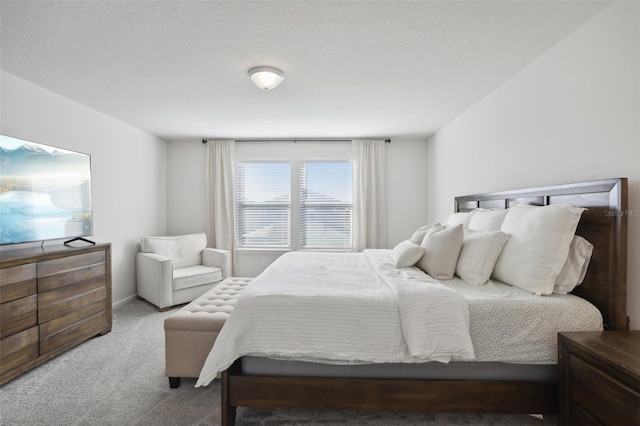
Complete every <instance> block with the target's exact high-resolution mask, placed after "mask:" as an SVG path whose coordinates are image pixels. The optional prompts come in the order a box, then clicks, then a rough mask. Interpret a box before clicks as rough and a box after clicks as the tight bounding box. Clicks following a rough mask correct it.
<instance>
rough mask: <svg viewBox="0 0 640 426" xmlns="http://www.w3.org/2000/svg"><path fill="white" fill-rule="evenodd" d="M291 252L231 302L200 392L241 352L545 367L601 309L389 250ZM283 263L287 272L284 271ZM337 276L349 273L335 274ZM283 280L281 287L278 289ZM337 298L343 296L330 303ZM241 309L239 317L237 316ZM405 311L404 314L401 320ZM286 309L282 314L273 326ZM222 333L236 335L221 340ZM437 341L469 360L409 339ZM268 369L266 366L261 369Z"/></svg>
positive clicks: (316, 359)
mask: <svg viewBox="0 0 640 426" xmlns="http://www.w3.org/2000/svg"><path fill="white" fill-rule="evenodd" d="M291 255H292V256H290V257H288V260H283V261H282V263H280V264H278V265H276V266H275V267H274V268H273V270H271V271H269V270H267V271H265V272H268V273H266V274H263V275H264V276H260V277H258V278H256V280H254V282H253V284H252V285H250V286H249V287H248V289H247V291H245V293H243V294H242V295H241V297H240V298H239V299H238V304H237V305H236V308H235V310H234V313H233V314H232V315H231V317H230V318H229V320H228V322H227V324H226V325H225V327H224V328H223V330H222V333H221V336H220V337H219V338H218V340H216V343H215V345H214V348H213V350H212V352H211V354H210V355H209V358H208V359H207V361H206V362H205V366H204V367H203V371H202V373H201V375H200V379H199V381H198V384H197V385H198V386H200V385H206V384H207V383H208V382H210V381H211V380H212V379H213V377H215V374H217V373H218V372H219V371H221V370H222V369H224V368H227V367H228V365H230V362H232V361H233V360H234V359H237V358H239V357H242V356H247V355H249V356H253V357H257V358H272V359H278V360H285V361H286V360H289V361H300V362H307V363H309V364H314V363H319V364H342V365H357V364H411V363H425V362H427V361H430V360H432V359H435V360H438V361H443V362H448V361H468V360H470V359H471V360H473V361H477V362H482V363H496V364H495V365H499V366H501V365H503V364H541V365H544V364H548V365H551V364H554V363H555V362H556V357H557V347H556V345H557V333H558V331H583V330H601V329H602V316H601V314H600V312H599V311H598V309H597V308H595V307H594V306H593V305H591V304H590V303H589V302H587V301H586V300H584V299H581V298H579V297H576V296H573V295H555V294H554V295H551V296H537V295H533V294H530V293H527V292H525V291H523V290H520V289H518V288H516V287H512V286H509V285H506V284H504V283H501V282H498V281H491V280H490V281H489V282H487V283H486V284H483V285H472V284H468V283H466V282H464V281H463V280H461V279H457V278H456V279H453V280H446V281H444V280H443V281H437V280H434V279H433V278H431V277H429V276H428V275H426V274H425V273H424V272H422V271H421V270H419V269H417V268H413V267H412V268H402V269H396V268H394V266H393V261H392V259H391V257H390V250H365V252H364V253H342V254H335V253H334V254H327V253H324V254H317V258H318V261H317V262H315V261H314V260H313V258H310V257H309V256H314V255H313V254H311V253H306V254H302V253H298V252H296V254H293V253H291ZM283 257H284V256H283ZM281 259H282V257H281ZM310 259H312V260H310ZM279 261H280V259H279ZM276 263H277V262H276ZM282 264H284V265H286V266H285V267H284V268H283V266H282ZM272 266H273V265H272ZM341 270H348V273H344V274H340V273H339V271H341ZM274 271H276V272H274ZM277 271H280V273H278V272H277ZM341 280H342V281H341ZM281 281H286V282H287V283H286V285H285V287H284V290H283V287H281V286H280V285H281V284H282V283H281ZM329 283H331V285H330V284H329ZM372 283H373V284H372ZM257 285H259V286H260V287H257ZM372 285H373V287H374V288H375V289H374V290H372V289H371V287H372ZM254 286H256V287H254ZM385 286H386V287H387V290H386V291H387V293H389V289H391V294H395V297H396V298H397V300H395V301H394V303H395V305H389V304H388V303H386V302H385V303H384V304H382V303H381V302H380V300H381V298H380V294H382V293H384V291H385V290H384V287H385ZM300 288H302V289H306V290H300ZM251 289H253V290H254V291H250V290H251ZM257 290H259V291H257ZM425 290H426V291H425ZM441 290H445V291H441ZM336 291H339V292H341V293H342V295H341V296H340V297H334V295H335V292H336ZM252 293H253V294H252ZM365 294H367V298H366V299H367V301H366V303H365V298H364V296H363V297H360V296H361V295H365ZM454 295H455V296H454ZM354 297H355V299H354ZM385 297H387V298H388V296H385ZM243 298H244V299H245V302H244V303H242V300H243ZM327 300H330V303H329V304H326V305H325V306H324V307H322V305H320V304H319V305H318V306H316V305H315V304H314V303H316V302H318V303H321V302H325V303H326V302H327ZM371 300H373V301H374V302H373V303H372V302H371ZM460 300H462V301H463V303H462V304H463V305H464V307H461V306H460V305H461V303H460ZM346 301H349V303H347V302H346ZM249 305H251V306H249ZM241 306H244V308H245V309H240V310H241V311H244V314H243V315H236V312H237V311H238V310H239V309H238V308H239V307H241ZM406 310H408V311H409V312H410V314H411V315H407V316H406V318H405V316H403V312H404V311H406ZM283 312H284V313H286V315H284V316H282V317H280V318H279V319H278V315H279V314H281V313H283ZM416 312H417V314H416ZM443 312H446V313H445V314H443ZM289 315H292V316H289ZM465 315H466V318H465ZM241 316H242V318H241ZM251 316H253V318H249V317H251ZM272 316H273V318H276V320H274V319H273V318H271V317H272ZM282 318H295V320H294V321H287V320H283V319H282ZM407 318H408V319H407ZM465 319H466V321H465ZM238 323H240V324H238ZM291 323H292V324H291ZM252 324H254V325H252ZM267 324H269V325H267ZM425 324H428V325H425ZM461 324H466V330H465V332H468V336H469V339H470V342H471V344H472V351H471V356H468V353H466V352H464V350H465V349H466V347H465V346H464V336H463V334H462V333H461V331H460V329H461V328H462V325H461ZM260 327H263V328H262V329H261V328H260ZM239 328H240V329H239ZM420 328H427V329H430V331H431V332H432V333H433V334H422V333H417V334H416V330H415V329H420ZM359 330H360V333H359V334H358V331H359ZM449 330H451V331H450V332H449ZM225 331H226V332H227V334H228V335H232V334H235V336H232V337H229V336H223V334H225ZM252 333H254V334H252ZM265 333H268V336H267V335H265ZM443 334H444V335H445V336H451V337H450V338H449V339H447V338H445V339H444V342H443V341H442V340H441V341H440V342H439V343H437V344H435V345H434V346H436V347H438V346H442V345H444V346H450V345H454V344H455V343H456V342H457V341H459V340H462V341H463V343H462V344H461V346H457V347H455V349H454V351H453V352H451V353H454V354H455V353H457V352H456V351H463V352H461V353H465V354H466V355H465V356H460V357H456V356H451V357H449V358H444V359H443V358H438V357H437V356H436V357H433V358H431V359H429V357H426V356H425V357H420V356H412V354H413V352H412V351H411V350H409V349H408V347H410V346H411V344H410V341H411V340H413V341H414V344H415V342H417V345H418V346H420V345H421V344H423V343H424V344H425V345H427V346H429V345H431V341H432V340H433V339H432V337H433V336H435V337H440V338H441V336H442V335H443ZM453 336H457V337H456V338H453ZM221 337H222V339H221ZM270 340H273V341H274V342H273V346H269V345H270V343H271V341H270ZM449 340H450V341H449ZM336 342H338V343H339V342H343V343H344V342H347V343H348V344H353V345H355V346H356V350H355V352H353V351H352V352H349V350H350V349H351V348H347V349H349V350H347V349H345V347H344V346H340V345H338V344H337V343H336ZM307 344H309V345H310V346H309V347H313V345H314V344H315V345H316V346H315V347H317V352H312V353H310V352H305V351H300V352H297V349H298V348H299V347H303V348H304V347H305V345H307ZM432 346H433V345H432ZM336 348H337V349H336ZM327 349H329V350H327ZM436 352H437V351H436ZM354 354H356V355H354ZM221 358H223V359H221ZM302 365H306V364H302ZM487 365H489V364H487ZM271 368H272V367H267V371H269V369H271ZM436 368H439V367H436ZM367 374H369V373H367ZM408 374H413V373H408ZM429 374H431V373H429ZM447 374H448V373H447Z"/></svg>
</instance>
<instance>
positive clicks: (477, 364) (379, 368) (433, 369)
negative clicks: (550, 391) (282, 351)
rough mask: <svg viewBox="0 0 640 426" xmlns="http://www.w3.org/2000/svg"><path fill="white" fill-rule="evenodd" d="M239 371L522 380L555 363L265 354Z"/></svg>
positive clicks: (551, 369)
mask: <svg viewBox="0 0 640 426" xmlns="http://www.w3.org/2000/svg"><path fill="white" fill-rule="evenodd" d="M241 371H242V374H245V375H252V376H284V377H286V376H290V377H327V378H337V377H346V378H352V379H398V380H402V379H425V380H522V381H539V382H545V381H546V382H553V381H556V380H557V375H558V369H557V365H556V364H509V363H503V362H482V361H453V362H449V363H442V362H425V363H406V364H403V363H381V364H358V365H335V364H320V363H313V362H305V361H284V360H279V359H272V358H266V357H256V356H246V357H243V358H242V364H241Z"/></svg>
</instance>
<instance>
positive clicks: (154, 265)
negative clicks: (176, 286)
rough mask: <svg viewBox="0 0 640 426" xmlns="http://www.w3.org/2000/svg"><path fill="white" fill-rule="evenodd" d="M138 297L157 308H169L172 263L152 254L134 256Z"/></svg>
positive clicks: (166, 258)
mask: <svg viewBox="0 0 640 426" xmlns="http://www.w3.org/2000/svg"><path fill="white" fill-rule="evenodd" d="M136 284H137V288H138V295H139V296H140V297H142V298H144V299H146V300H148V301H149V302H151V303H153V304H155V305H156V306H158V307H159V308H164V307H167V306H171V305H172V303H171V294H172V288H173V262H172V261H171V259H170V258H168V257H164V256H160V255H158V254H154V253H142V252H141V253H137V254H136Z"/></svg>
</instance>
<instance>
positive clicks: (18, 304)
mask: <svg viewBox="0 0 640 426" xmlns="http://www.w3.org/2000/svg"><path fill="white" fill-rule="evenodd" d="M37 323H38V296H37V295H36V294H32V295H31V296H27V297H22V298H20V299H16V300H12V301H11V302H7V303H3V304H2V305H0V339H2V338H4V337H7V336H9V335H11V334H13V333H17V332H19V331H22V330H26V329H27V328H29V327H33V326H34V325H36V324H37Z"/></svg>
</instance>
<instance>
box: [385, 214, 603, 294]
mask: <svg viewBox="0 0 640 426" xmlns="http://www.w3.org/2000/svg"><path fill="white" fill-rule="evenodd" d="M584 210H585V209H584V208H581V207H576V206H572V205H557V204H554V205H548V206H542V207H539V206H530V205H515V206H513V207H511V208H509V209H506V210H486V209H476V210H473V211H470V212H460V213H454V214H452V215H451V216H449V218H448V219H447V221H446V222H444V225H441V224H439V223H436V224H433V225H425V226H423V227H421V228H419V229H417V230H416V231H415V232H414V233H413V234H412V236H411V238H410V239H409V240H406V241H403V242H401V243H400V244H398V245H397V246H396V247H395V248H394V249H393V250H392V253H391V256H392V258H393V260H394V262H395V265H396V267H398V268H404V267H408V266H413V265H415V266H417V267H418V268H420V269H422V270H423V271H425V272H426V273H427V274H429V275H430V276H432V277H433V278H436V279H443V280H448V279H451V278H453V276H454V274H455V275H457V276H459V277H460V278H462V279H463V280H464V281H466V282H469V283H472V284H478V285H479V284H484V283H485V282H487V281H488V280H489V279H490V278H495V279H497V280H500V281H502V282H504V283H506V284H510V285H512V286H515V287H518V288H521V289H522V290H525V291H528V292H530V293H534V294H539V295H548V294H551V293H560V294H566V293H568V292H570V291H571V290H573V288H574V287H575V286H576V285H579V284H580V283H582V281H583V279H584V277H585V274H586V271H587V267H588V265H589V261H590V259H591V254H592V251H593V245H592V244H591V243H589V242H588V241H587V240H585V239H584V238H582V237H579V236H576V235H575V231H576V228H577V226H578V222H579V220H580V216H581V215H582V212H583V211H584Z"/></svg>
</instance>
